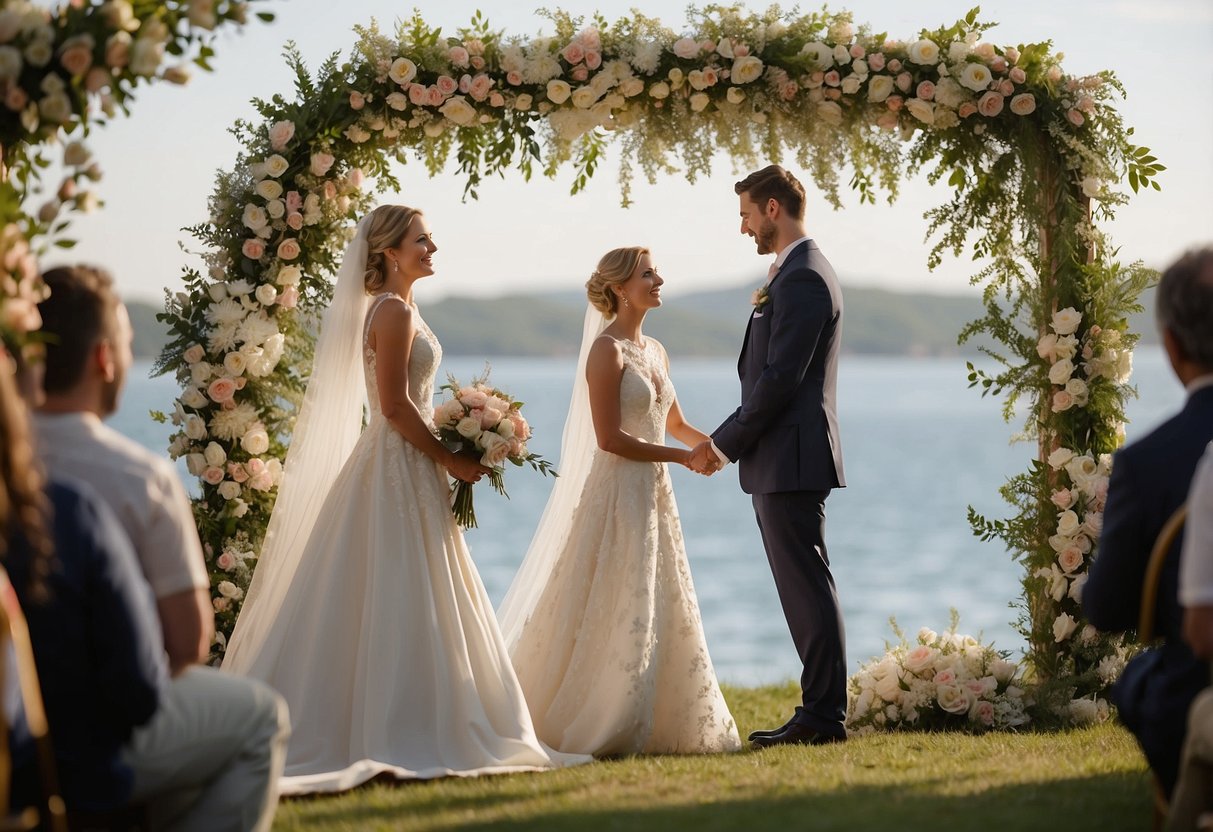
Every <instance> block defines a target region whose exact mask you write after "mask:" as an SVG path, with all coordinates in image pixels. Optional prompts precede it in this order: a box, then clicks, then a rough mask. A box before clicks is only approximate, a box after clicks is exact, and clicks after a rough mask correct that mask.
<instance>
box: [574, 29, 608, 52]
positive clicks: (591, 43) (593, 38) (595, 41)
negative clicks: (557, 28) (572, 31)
mask: <svg viewBox="0 0 1213 832" xmlns="http://www.w3.org/2000/svg"><path fill="white" fill-rule="evenodd" d="M577 37H578V38H580V39H581V42H582V44H584V45H585V48H586V49H594V50H600V49H602V38H601V37H600V36H599V34H598V30H597V29H592V28H591V29H586V30H585V31H583V32H582V33H581V34H580V35H578V36H577Z"/></svg>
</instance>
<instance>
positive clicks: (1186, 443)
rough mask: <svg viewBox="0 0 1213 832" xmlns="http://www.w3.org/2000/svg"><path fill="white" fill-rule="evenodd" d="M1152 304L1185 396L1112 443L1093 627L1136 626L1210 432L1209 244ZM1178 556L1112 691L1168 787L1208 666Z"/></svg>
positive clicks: (1212, 265) (1212, 326) (1185, 261)
mask: <svg viewBox="0 0 1213 832" xmlns="http://www.w3.org/2000/svg"><path fill="white" fill-rule="evenodd" d="M1155 303H1156V304H1157V310H1156V314H1157V318H1158V327H1159V329H1160V330H1161V332H1162V339H1163V346H1164V348H1165V349H1166V352H1167V357H1168V358H1169V359H1170V362H1171V368H1172V369H1173V370H1174V371H1175V375H1176V376H1177V377H1178V379H1179V381H1180V383H1181V384H1183V385H1184V387H1185V389H1186V390H1187V394H1188V398H1187V402H1186V403H1185V404H1184V407H1183V409H1182V410H1181V411H1180V412H1179V413H1178V414H1176V415H1175V416H1173V417H1172V418H1171V419H1169V420H1168V421H1166V422H1164V423H1163V424H1162V425H1160V426H1159V427H1158V428H1156V429H1155V430H1154V431H1153V432H1152V433H1150V434H1149V435H1147V436H1145V437H1143V438H1141V439H1139V440H1137V441H1136V442H1134V443H1133V444H1131V445H1127V446H1125V447H1124V448H1122V449H1121V450H1119V451H1118V452H1117V453H1116V457H1115V459H1114V461H1113V466H1112V477H1111V481H1110V482H1109V484H1108V499H1107V504H1106V506H1105V509H1104V523H1103V532H1102V534H1101V535H1100V538H1099V549H1098V550H1097V555H1096V558H1095V561H1094V563H1092V564H1091V571H1090V573H1089V575H1090V577H1089V578H1088V579H1087V583H1086V586H1085V587H1084V589H1083V596H1082V602H1083V612H1084V613H1085V614H1086V616H1087V618H1088V619H1089V620H1090V622H1091V623H1092V624H1093V625H1095V626H1096V627H1098V628H1099V629H1101V630H1107V631H1114V632H1115V631H1122V630H1131V629H1133V628H1134V627H1136V626H1137V622H1138V617H1139V614H1140V607H1141V587H1142V582H1143V579H1144V576H1145V570H1146V563H1147V562H1148V560H1149V557H1150V551H1151V549H1152V548H1153V545H1154V541H1155V539H1156V538H1157V537H1158V534H1159V532H1161V531H1162V528H1163V526H1164V525H1165V524H1166V522H1167V520H1168V519H1169V518H1170V517H1171V515H1172V514H1174V513H1175V511H1176V510H1177V509H1178V508H1179V507H1180V506H1181V505H1183V503H1184V501H1185V500H1186V499H1187V496H1188V489H1189V486H1190V484H1191V482H1192V477H1193V475H1194V473H1195V471H1196V464H1197V462H1198V461H1199V460H1200V457H1201V454H1202V453H1203V452H1204V450H1205V446H1207V445H1208V444H1209V442H1210V440H1213V247H1206V248H1203V249H1199V250H1196V251H1192V252H1189V253H1188V254H1185V255H1184V256H1183V257H1181V258H1180V259H1179V260H1178V261H1177V262H1176V263H1174V264H1173V265H1172V266H1171V267H1170V268H1168V269H1167V270H1166V271H1165V272H1163V275H1162V279H1161V280H1160V281H1159V284H1158V293H1157V296H1156V300H1155ZM1179 560H1180V559H1179V542H1178V541H1177V542H1176V544H1175V546H1174V548H1173V550H1172V551H1171V553H1170V554H1169V555H1168V558H1167V562H1166V566H1165V568H1164V570H1163V573H1162V580H1161V582H1160V584H1159V589H1158V599H1157V602H1156V603H1157V606H1156V609H1155V621H1156V622H1157V623H1156V625H1155V627H1156V630H1157V632H1158V633H1159V635H1161V636H1162V637H1163V639H1164V643H1163V644H1162V646H1161V647H1159V648H1157V650H1156V651H1148V652H1147V653H1145V654H1142V655H1141V656H1138V657H1137V658H1135V659H1134V661H1133V662H1131V663H1130V665H1129V667H1128V668H1127V669H1126V671H1125V674H1124V676H1123V677H1122V679H1121V682H1120V683H1118V684H1117V687H1116V688H1115V690H1114V692H1113V699H1114V700H1115V702H1116V705H1117V707H1118V708H1119V709H1120V716H1121V720H1122V721H1123V722H1124V723H1125V725H1126V726H1128V727H1129V729H1130V730H1131V731H1133V733H1134V734H1135V735H1136V736H1137V740H1138V742H1139V743H1140V744H1141V747H1142V750H1143V751H1144V752H1145V755H1146V759H1147V760H1148V761H1149V763H1150V767H1151V768H1152V769H1154V772H1155V773H1156V774H1157V776H1158V778H1159V781H1160V782H1161V783H1162V785H1163V788H1164V789H1165V790H1166V791H1167V792H1168V793H1169V792H1170V791H1171V789H1172V788H1173V787H1174V785H1175V779H1176V774H1177V769H1178V765H1179V754H1180V749H1181V747H1182V746H1183V740H1184V733H1185V730H1186V728H1185V726H1186V720H1187V714H1188V708H1189V706H1190V705H1191V703H1192V700H1193V699H1194V698H1195V697H1196V694H1197V693H1199V692H1200V690H1201V689H1202V688H1203V687H1205V686H1206V685H1208V684H1209V669H1208V666H1207V665H1205V664H1204V663H1203V662H1201V661H1199V660H1198V659H1197V658H1196V657H1195V656H1194V655H1193V654H1192V651H1191V649H1190V648H1189V647H1188V645H1187V644H1185V643H1184V640H1183V610H1182V608H1181V607H1180V604H1179V598H1178V582H1179ZM1143 668H1144V669H1146V670H1145V672H1142V671H1143Z"/></svg>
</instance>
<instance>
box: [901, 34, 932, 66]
mask: <svg viewBox="0 0 1213 832" xmlns="http://www.w3.org/2000/svg"><path fill="white" fill-rule="evenodd" d="M908 56H909V58H910V60H911V61H913V62H914V63H916V64H922V65H923V66H927V65H929V64H934V63H936V62H937V61H938V60H939V46H938V45H937V44H936V43H935V42H934V41H931V40H927V39H926V38H923V39H922V40H920V41H917V42H915V43H913V44H911V45H910V49H909V52H908Z"/></svg>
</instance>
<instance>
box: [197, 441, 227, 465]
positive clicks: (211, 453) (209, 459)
mask: <svg viewBox="0 0 1213 832" xmlns="http://www.w3.org/2000/svg"><path fill="white" fill-rule="evenodd" d="M202 456H203V457H204V458H205V459H206V464H207V465H210V466H212V467H214V468H218V467H219V466H221V465H223V463H225V462H227V452H226V451H224V450H223V446H222V445H220V444H219V443H218V442H208V443H207V445H206V450H204V451H203V452H202Z"/></svg>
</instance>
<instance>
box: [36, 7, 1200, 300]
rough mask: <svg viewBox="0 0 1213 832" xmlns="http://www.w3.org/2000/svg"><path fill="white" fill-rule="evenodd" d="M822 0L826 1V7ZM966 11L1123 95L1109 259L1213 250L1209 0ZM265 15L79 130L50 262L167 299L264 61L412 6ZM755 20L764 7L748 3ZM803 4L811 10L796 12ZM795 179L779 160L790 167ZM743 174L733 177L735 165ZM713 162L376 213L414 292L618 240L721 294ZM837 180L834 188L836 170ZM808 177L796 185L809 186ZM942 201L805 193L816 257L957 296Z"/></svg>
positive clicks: (328, 43) (875, 19)
mask: <svg viewBox="0 0 1213 832" xmlns="http://www.w3.org/2000/svg"><path fill="white" fill-rule="evenodd" d="M427 5H428V6H429V11H428V12H427V19H428V20H430V21H431V22H432V23H433V24H435V25H440V26H442V27H443V28H444V30H447V31H450V32H452V33H453V32H454V30H455V29H456V28H458V27H459V26H461V25H465V24H467V23H468V21H469V20H470V19H471V16H472V14H473V12H474V11H475V9H476V8H481V9H482V10H483V11H484V12H485V13H486V15H487V16H488V18H489V20H490V22H491V23H492V24H493V25H494V26H495V27H496V28H499V29H505V30H506V32H507V33H510V34H514V33H517V34H525V35H531V34H538V33H540V32H542V31H549V32H550V28H549V29H545V27H546V26H547V21H545V20H543V19H541V18H539V17H537V16H536V15H535V14H534V9H535V8H537V7H538V6H540V5H543V4H541V3H539V2H538V0H535V2H534V3H515V2H509V3H494V2H487V0H486V1H485V2H479V3H476V2H467V0H444V2H443V3H441V4H438V3H434V4H427ZM831 5H833V4H831ZM973 5H976V0H932V2H930V3H905V2H903V1H902V0H897V1H896V2H894V1H893V0H854V1H853V2H850V3H841V4H839V5H837V6H833V7H834V8H847V9H850V10H851V11H852V12H853V13H854V16H855V22H856V23H857V24H862V23H865V22H866V23H870V24H871V25H872V27H873V29H874V30H876V31H885V32H887V33H888V34H889V35H890V37H895V38H898V39H903V40H904V39H910V38H912V37H914V36H915V35H916V34H917V32H918V31H919V29H921V28H924V27H930V28H935V27H936V26H938V25H940V24H950V23H951V22H952V21H954V20H956V19H957V18H959V17H961V16H963V15H964V14H965V12H966V11H967V10H968V9H969V8H970V7H971V6H973ZM981 6H982V17H983V19H985V20H988V21H997V22H998V23H999V24H1000V25H998V26H997V27H996V28H994V29H993V30H991V31H990V32H989V34H988V35H987V38H988V39H989V40H991V41H993V42H995V43H998V44H1020V43H1029V42H1035V41H1041V40H1049V39H1051V40H1052V41H1053V42H1054V44H1055V47H1056V48H1057V49H1059V50H1061V51H1063V52H1064V53H1065V55H1066V58H1065V61H1064V66H1065V68H1066V70H1067V71H1068V72H1070V73H1073V74H1085V73H1090V72H1096V71H1098V70H1101V69H1113V70H1115V71H1116V72H1117V74H1118V75H1119V77H1120V79H1121V81H1122V82H1123V83H1124V85H1125V87H1126V89H1127V92H1128V98H1127V100H1126V101H1124V102H1122V103H1121V106H1120V110H1121V112H1122V114H1123V115H1124V117H1125V120H1126V122H1127V123H1128V124H1130V125H1133V126H1135V127H1136V128H1137V133H1136V136H1137V140H1138V143H1139V144H1144V145H1148V146H1149V147H1151V148H1152V149H1153V150H1154V151H1155V152H1156V155H1158V156H1159V158H1160V159H1161V161H1162V162H1163V163H1164V164H1166V165H1167V166H1168V168H1169V169H1168V171H1167V172H1166V173H1165V174H1164V175H1163V176H1162V178H1161V179H1160V184H1161V185H1162V187H1163V191H1162V193H1156V192H1153V191H1151V192H1149V193H1146V194H1142V195H1138V196H1137V197H1135V198H1134V199H1132V200H1131V202H1130V204H1129V205H1127V206H1124V207H1122V208H1121V209H1120V211H1119V215H1118V218H1117V220H1116V222H1115V224H1114V225H1113V226H1112V227H1111V228H1110V229H1109V230H1110V232H1111V234H1112V238H1113V240H1114V242H1115V243H1116V244H1117V245H1119V246H1120V247H1121V251H1120V258H1121V259H1122V260H1123V261H1132V260H1137V259H1141V260H1144V261H1145V262H1146V263H1147V265H1151V266H1155V267H1159V266H1163V265H1165V264H1166V263H1167V262H1168V261H1169V260H1171V259H1173V258H1174V257H1175V256H1177V255H1178V254H1179V253H1180V252H1182V251H1183V250H1184V249H1185V248H1188V247H1190V246H1192V245H1194V244H1196V243H1198V242H1202V241H1203V242H1208V241H1211V240H1213V216H1211V212H1210V208H1209V200H1210V197H1211V196H1213V141H1211V140H1210V136H1213V63H1211V62H1210V61H1209V60H1208V56H1209V55H1210V54H1213V4H1210V2H1209V0H1110V1H1109V0H1069V2H1066V3H1064V4H1060V3H1058V2H1056V0H1017V2H1006V1H1005V0H986V2H982V3H981ZM256 7H257V8H258V9H270V10H273V11H275V12H276V13H277V15H278V19H277V20H276V21H275V22H274V23H272V24H263V23H260V22H254V23H252V24H250V25H249V26H248V27H247V31H245V32H243V33H239V34H236V33H227V34H224V35H221V36H220V38H219V43H218V45H217V52H218V55H217V57H216V59H215V61H214V64H215V66H216V68H217V69H216V71H215V72H214V73H204V72H201V71H199V72H197V73H196V75H195V76H194V78H193V80H192V81H191V82H190V83H189V85H188V86H187V87H185V88H184V89H181V88H175V87H170V86H169V85H160V86H157V87H154V88H143V89H142V90H141V91H140V92H139V94H138V96H137V100H136V101H135V102H134V103H133V107H132V110H133V115H132V117H130V118H125V119H118V120H115V121H114V122H112V123H111V124H109V125H108V126H106V127H105V128H102V129H99V130H97V131H95V132H94V133H93V136H92V138H91V140H90V145H91V147H92V148H93V150H94V151H95V152H96V153H97V156H98V158H99V159H100V161H101V164H102V166H103V167H104V169H105V178H104V179H103V180H102V182H101V183H100V194H101V197H102V198H103V200H104V201H105V202H106V207H105V208H104V209H102V210H101V211H100V212H98V213H97V214H95V215H93V216H89V217H83V218H80V219H79V220H77V221H76V223H75V226H74V233H75V235H76V236H77V237H78V238H80V240H81V243H80V245H79V246H78V248H77V249H75V250H74V252H71V253H68V254H67V255H63V256H58V255H52V256H51V257H49V258H48V263H56V262H60V261H61V260H62V259H64V257H66V258H68V259H73V260H85V261H90V262H95V263H98V264H100V265H104V266H106V267H108V268H110V269H111V270H112V271H113V272H114V273H115V275H116V277H117V280H118V283H119V287H120V289H121V291H122V293H123V294H124V295H125V296H127V297H129V298H144V299H159V298H160V296H161V295H162V291H163V288H164V287H168V288H170V289H173V290H176V289H177V288H179V287H180V274H181V268H182V266H183V265H184V264H185V263H187V262H190V258H189V257H188V256H187V255H186V254H184V253H183V252H182V251H181V249H180V246H181V245H185V246H187V247H189V248H192V249H195V250H196V249H197V244H196V243H195V241H193V240H192V239H191V238H189V237H188V235H186V234H185V233H184V232H182V231H180V229H181V228H182V227H184V226H187V225H191V224H194V223H197V222H199V221H202V220H203V219H205V217H206V200H207V196H208V194H209V193H210V191H211V189H212V186H213V183H214V176H215V171H216V170H218V169H229V168H230V167H231V166H232V165H233V163H234V162H235V159H236V155H237V153H238V151H239V148H238V146H237V143H236V140H235V139H234V138H233V137H232V136H231V135H230V134H229V133H228V128H229V127H230V126H231V124H232V123H233V122H234V121H235V120H236V119H239V118H249V119H255V118H256V114H255V112H254V111H253V109H252V107H251V106H250V105H249V99H251V98H253V97H263V98H269V97H271V96H273V95H274V94H278V93H281V94H284V95H290V94H292V86H291V83H290V75H289V72H288V69H287V67H286V64H285V63H284V62H283V61H282V60H281V58H280V55H281V50H282V46H283V44H285V43H286V42H287V41H294V42H295V43H296V44H297V45H298V46H299V48H300V50H301V51H302V53H303V55H304V57H305V59H306V60H307V61H308V64H309V66H312V67H315V66H318V65H319V64H320V63H321V62H322V61H323V60H324V59H325V58H326V57H327V56H328V55H329V54H330V53H332V52H334V51H339V52H341V53H342V55H343V56H346V55H348V54H349V51H350V49H351V47H352V45H353V42H354V34H353V31H352V27H353V26H354V25H355V24H359V23H368V22H369V21H370V20H371V19H372V18H375V19H378V20H379V21H380V22H381V23H382V24H384V27H385V28H386V29H389V30H390V29H391V28H392V24H393V23H394V21H395V20H396V18H397V17H399V16H408V15H409V14H411V11H412V5H409V4H407V3H405V4H400V3H388V2H386V0H354V1H353V2H341V3H337V2H332V0H290V1H289V2H282V0H273V2H268V3H257V4H256ZM562 7H563V8H565V9H567V10H569V11H570V12H572V13H574V14H585V15H587V16H589V15H590V14H592V13H593V12H594V11H595V10H598V11H600V12H602V14H603V15H604V16H605V17H606V18H607V19H608V20H615V19H617V18H619V17H621V16H624V15H626V14H627V13H628V11H629V9H630V8H632V7H637V8H639V9H640V10H641V11H642V12H643V13H645V14H646V15H649V16H654V17H658V18H659V19H661V20H662V22H663V23H665V24H666V25H667V26H669V27H670V28H672V29H674V30H676V31H677V30H680V29H682V28H683V26H684V23H685V19H686V17H685V7H686V6H685V3H683V2H681V0H648V2H616V1H615V0H601V2H597V3H591V2H581V0H570V2H567V3H565V4H563V6H562ZM753 7H754V8H763V7H765V4H761V5H760V4H755V5H754V6H753ZM802 8H816V7H815V6H811V5H808V6H802ZM793 170H795V168H794V167H793ZM745 172H746V171H740V173H743V174H744V173H745ZM736 173H738V171H734V170H733V169H732V165H731V162H730V160H728V159H725V158H721V159H718V160H717V162H716V165H715V170H714V175H713V176H712V177H710V178H707V179H701V180H700V181H699V182H698V183H697V184H695V185H693V186H692V185H689V184H688V183H687V182H686V181H685V180H684V179H682V178H680V177H674V178H669V179H667V180H664V181H661V182H659V183H658V184H657V185H655V186H649V185H648V184H646V183H643V182H637V184H636V187H635V190H634V199H635V204H634V205H633V207H631V208H629V209H621V208H620V207H619V198H618V197H619V193H618V187H617V184H616V179H615V173H614V169H613V159H612V160H611V161H609V162H608V164H606V165H604V166H603V167H602V168H600V169H599V171H598V173H597V175H596V176H595V179H594V181H593V182H592V183H591V185H590V187H589V189H588V190H587V191H586V192H584V193H582V194H579V195H578V196H575V197H574V196H569V194H568V190H569V185H570V183H571V180H572V173H571V170H564V171H562V172H561V173H560V174H559V175H558V177H557V179H556V180H555V181H549V180H546V179H542V178H540V179H537V180H532V181H531V182H529V183H527V182H525V181H524V180H523V179H522V177H521V175H520V174H510V175H507V177H506V178H505V179H504V180H494V181H491V182H486V183H485V185H484V186H483V187H482V188H481V196H480V200H479V202H473V201H470V200H469V201H468V202H466V203H464V202H462V201H461V194H462V192H463V182H462V180H460V179H458V178H457V177H456V176H455V174H453V173H449V174H448V175H445V176H439V177H437V178H435V179H429V178H428V177H427V176H426V173H425V170H424V168H423V166H422V165H421V164H419V163H411V164H409V165H408V166H406V167H405V168H403V169H401V170H400V171H399V177H400V181H401V191H400V192H399V193H398V194H391V193H389V194H385V195H384V196H383V197H382V201H385V202H387V201H394V202H402V203H405V204H410V205H416V206H419V207H421V208H423V209H424V210H425V211H426V213H427V215H428V217H429V219H430V222H431V225H432V226H433V228H434V232H435V236H436V239H437V242H438V243H439V245H440V251H439V252H438V254H437V255H436V258H435V260H436V265H437V267H438V271H437V274H436V275H435V277H433V278H429V279H427V280H426V281H425V283H424V284H422V285H419V287H418V296H419V298H420V299H421V300H423V301H424V300H427V299H435V298H438V297H441V296H444V295H448V294H478V295H497V294H503V293H508V292H515V291H534V290H540V291H542V290H553V291H560V290H567V289H570V288H576V287H579V286H580V285H582V283H583V282H584V280H585V276H586V275H587V274H588V273H589V271H590V270H591V269H592V268H593V266H594V263H595V261H596V260H597V258H598V256H599V255H601V254H602V253H603V252H604V251H606V250H607V249H610V248H613V247H616V246H621V245H647V246H649V247H651V248H652V249H653V252H654V256H655V260H656V261H657V264H658V266H659V267H660V268H661V270H662V272H663V275H664V276H665V278H666V281H667V288H668V289H669V291H670V292H671V294H677V293H678V292H680V291H689V290H692V289H699V288H715V287H721V286H727V285H735V284H737V283H739V282H741V281H744V280H748V279H751V278H752V279H755V280H757V279H760V278H761V277H762V276H763V275H765V272H766V265H767V264H766V262H765V260H759V259H758V258H757V256H756V255H755V253H754V248H753V245H752V243H751V242H749V241H748V240H746V239H743V238H742V237H740V236H739V235H738V233H737V206H736V197H735V196H734V195H733V192H732V183H733V181H735V179H736V178H738V177H737V176H736V175H735V174H736ZM840 178H841V179H842V181H843V182H845V181H847V179H849V176H845V175H844V176H842V177H840ZM808 184H809V183H808V182H807V181H806V185H808ZM945 199H946V192H945V191H944V190H943V189H942V188H938V189H933V188H932V187H931V186H929V185H927V184H926V183H925V181H914V182H907V183H906V185H905V187H904V188H903V191H902V196H901V198H900V199H899V201H898V202H897V204H895V205H894V206H893V207H888V206H886V205H885V204H884V203H880V204H879V205H877V206H876V207H872V206H866V205H865V206H860V205H859V204H858V200H857V199H856V198H854V196H852V195H850V194H846V195H845V201H846V205H847V207H846V209H845V210H843V211H840V212H835V211H833V210H832V209H830V208H829V206H828V205H827V204H825V203H824V202H823V201H822V200H820V199H819V198H817V197H815V196H814V195H812V194H811V195H810V204H809V207H808V218H807V219H808V226H809V231H810V233H811V234H812V235H813V236H814V237H815V238H816V239H817V240H818V242H819V244H820V245H821V247H822V249H823V251H824V252H825V253H826V255H827V256H828V257H829V258H830V260H831V261H832V262H833V264H834V266H835V269H836V271H837V272H838V274H839V276H840V278H841V280H842V281H843V283H844V285H846V284H847V283H850V284H851V285H866V286H873V285H875V286H882V287H886V288H891V289H904V290H927V291H936V292H948V293H956V292H963V291H968V288H967V287H968V276H969V275H970V274H971V273H973V272H974V271H976V269H975V268H974V267H973V266H972V264H971V263H968V262H965V261H958V260H947V261H945V262H944V264H943V265H942V266H940V267H939V268H938V269H937V270H936V271H935V272H934V273H931V272H928V271H927V268H926V257H927V251H928V246H927V245H925V244H924V242H923V235H924V233H925V230H926V222H925V220H923V219H922V213H923V211H925V210H927V209H928V208H931V207H933V206H935V205H937V204H939V203H941V202H943V201H944V200H945Z"/></svg>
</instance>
